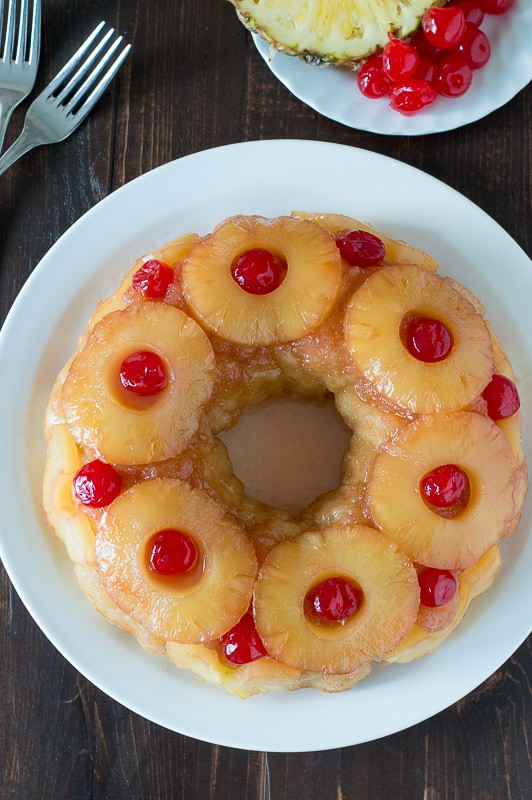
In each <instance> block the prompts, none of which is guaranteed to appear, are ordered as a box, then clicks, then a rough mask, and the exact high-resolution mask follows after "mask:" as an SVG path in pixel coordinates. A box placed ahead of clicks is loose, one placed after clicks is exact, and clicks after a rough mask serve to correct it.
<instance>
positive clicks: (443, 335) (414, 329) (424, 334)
mask: <svg viewBox="0 0 532 800" xmlns="http://www.w3.org/2000/svg"><path fill="white" fill-rule="evenodd" d="M405 345H406V348H407V350H408V352H409V353H410V355H412V356H414V358H417V359H418V361H424V362H426V363H428V364H435V363H436V362H438V361H443V359H444V358H447V356H448V355H449V353H450V352H451V350H452V346H453V338H452V336H451V332H450V331H449V328H448V327H447V326H446V325H444V323H443V322H440V321H439V320H437V319H433V318H432V317H413V318H412V319H411V320H410V321H409V322H408V324H407V326H406V330H405Z"/></svg>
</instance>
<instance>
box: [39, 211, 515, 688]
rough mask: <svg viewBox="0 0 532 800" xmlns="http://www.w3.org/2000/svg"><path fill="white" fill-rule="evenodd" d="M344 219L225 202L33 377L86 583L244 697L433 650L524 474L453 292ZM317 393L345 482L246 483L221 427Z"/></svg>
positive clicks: (346, 682) (48, 486)
mask: <svg viewBox="0 0 532 800" xmlns="http://www.w3.org/2000/svg"><path fill="white" fill-rule="evenodd" d="M437 270H438V265H437V264H436V263H435V261H434V260H433V259H432V258H431V257H430V256H429V255H427V254H426V253H424V252H422V251H420V250H417V249H416V248H414V247H411V246H409V245H407V244H405V243H404V242H399V241H395V240H393V239H390V238H388V237H386V236H384V235H382V234H380V233H378V232H377V231H375V230H374V229H373V228H371V227H370V226H368V225H365V224H363V223H360V222H358V221H357V220H354V219H352V218H350V217H344V216H341V215H334V214H307V213H303V212H294V213H293V214H292V215H291V216H284V217H278V218H276V219H266V218H264V217H259V216H243V215H240V216H235V217H232V218H230V219H227V220H225V221H223V222H222V223H221V224H220V225H218V227H216V228H215V229H214V231H213V232H212V233H210V234H208V235H207V236H203V237H200V236H198V235H196V234H186V235H184V236H181V237H179V238H178V239H175V240H173V241H172V242H170V243H168V244H167V245H165V246H163V247H162V248H161V249H160V250H157V251H155V252H153V253H150V254H149V255H147V256H144V257H142V258H140V259H139V260H138V261H137V262H136V264H135V265H134V266H133V267H132V268H131V269H130V271H129V272H128V274H127V275H126V276H125V277H124V279H123V280H122V282H121V284H120V286H119V288H118V290H117V291H116V293H115V294H114V295H113V296H112V297H110V298H108V299H107V300H105V301H103V302H102V303H101V304H100V306H99V307H98V308H97V309H96V311H95V313H94V315H93V317H92V318H91V319H90V320H89V322H88V325H87V328H86V331H85V333H84V334H83V335H82V337H81V338H80V341H79V343H78V347H77V350H76V352H75V353H74V355H73V356H72V358H71V359H70V360H69V362H68V363H67V364H66V366H65V367H64V368H63V370H62V371H61V372H60V374H59V376H58V378H57V380H56V382H55V384H54V386H53V389H52V392H51V396H50V400H49V403H48V407H47V411H46V419H45V432H46V438H47V441H48V458H47V463H46V470H45V475H44V506H45V509H46V512H47V515H48V519H49V521H50V524H51V526H52V528H53V529H54V530H55V532H56V533H57V535H58V536H59V537H60V538H61V539H62V541H63V542H64V544H65V546H66V548H67V551H68V555H69V557H70V559H71V560H72V561H73V562H74V569H75V572H76V575H77V578H78V580H79V583H80V585H81V588H82V589H83V591H84V592H85V593H86V594H87V595H88V597H89V598H90V599H91V600H92V602H93V603H94V605H95V606H96V608H97V609H98V610H99V611H100V612H101V613H102V614H103V615H104V616H105V617H107V618H108V619H109V620H110V621H111V622H113V623H114V624H116V625H118V626H119V627H121V628H122V629H124V630H125V631H127V632H129V633H131V634H132V635H134V636H135V637H136V638H137V639H138V641H139V642H140V644H141V645H142V646H143V647H144V648H145V649H146V650H148V651H149V652H153V653H161V654H166V655H167V656H168V657H169V658H170V659H171V660H172V661H173V662H174V663H175V664H176V665H177V666H178V667H181V668H185V669H189V670H192V671H193V672H195V673H196V674H197V675H200V676H201V677H203V678H205V679H207V680H210V681H213V682H215V683H219V684H221V685H223V686H224V687H226V688H227V689H228V690H229V691H232V692H234V693H237V694H240V695H241V696H243V697H245V696H248V695H250V694H253V693H257V692H267V691H270V690H288V689H298V688H301V687H314V688H317V689H321V690H324V691H342V690H345V689H348V688H350V687H351V686H353V685H354V684H355V683H356V682H357V681H359V680H360V679H362V678H364V677H366V676H367V675H368V674H369V672H370V670H371V669H372V667H373V665H374V664H376V663H378V662H394V661H397V662H405V661H410V660H412V659H416V658H419V657H420V656H422V655H425V654H427V653H430V652H431V651H432V650H434V649H435V647H437V646H438V645H439V644H440V643H441V642H442V641H443V640H444V639H445V637H446V636H448V635H449V634H450V633H451V631H452V630H453V629H454V628H455V627H456V626H457V625H458V624H459V622H460V620H461V619H462V617H463V615H464V614H465V612H466V611H467V608H468V606H469V604H470V602H471V601H472V600H473V599H474V598H475V597H476V596H477V595H479V594H480V593H481V592H483V591H484V590H485V589H487V588H488V587H489V585H490V584H491V582H492V581H493V579H494V577H495V575H496V573H497V571H498V569H499V567H500V563H501V556H500V549H499V542H500V540H501V538H502V537H505V536H508V535H510V534H511V533H512V532H513V531H514V530H515V528H516V526H517V524H518V522H519V518H520V514H521V509H522V505H523V501H524V496H525V492H526V486H527V470H526V464H525V459H524V455H523V452H522V450H521V445H520V430H521V421H520V411H519V394H518V391H517V388H516V384H515V377H514V375H513V372H512V368H511V365H510V363H509V361H508V358H507V357H506V355H505V352H504V350H503V348H502V345H501V344H500V342H499V341H498V339H497V337H496V336H495V334H494V333H493V331H492V329H491V327H490V325H489V323H488V322H487V321H486V319H485V311H484V309H483V307H482V306H481V304H480V303H479V301H478V300H477V299H476V298H475V297H474V296H473V295H472V294H471V292H470V291H469V290H467V289H465V288H464V287H463V286H461V285H460V284H459V283H458V282H457V281H455V280H453V279H451V278H447V277H441V276H440V275H439V274H438V273H437ZM327 396H329V397H330V396H332V397H334V401H335V404H336V408H337V410H338V412H339V414H340V415H341V417H342V419H343V420H344V422H345V424H346V425H347V427H348V428H349V430H350V443H349V447H348V449H347V451H346V453H345V455H344V459H343V468H342V480H341V483H340V485H339V486H338V487H337V488H335V489H333V490H332V491H330V492H327V493H326V494H323V495H321V496H319V497H317V498H315V499H314V500H313V502H312V503H310V505H308V506H307V507H306V508H304V509H302V510H301V511H300V512H299V513H298V514H292V513H290V512H288V511H286V510H283V509H280V508H275V507H272V506H270V505H267V504H266V503H264V502H261V501H259V500H258V499H256V498H254V497H251V496H248V495H247V494H246V493H245V491H244V487H243V484H242V483H241V481H240V480H239V478H238V477H237V476H236V475H235V474H234V471H233V467H232V463H231V460H230V457H229V454H228V451H227V449H226V447H225V445H224V444H223V442H222V440H221V439H220V434H221V433H222V432H223V431H227V430H228V429H230V428H231V427H232V426H234V425H235V423H236V422H237V420H238V419H239V416H240V414H241V413H242V411H243V410H244V408H245V407H246V406H248V405H254V404H258V403H261V402H262V401H264V400H266V399H269V398H274V397H275V398H282V397H290V398H294V397H304V398H307V399H308V398H310V399H315V400H322V399H323V398H326V397H327Z"/></svg>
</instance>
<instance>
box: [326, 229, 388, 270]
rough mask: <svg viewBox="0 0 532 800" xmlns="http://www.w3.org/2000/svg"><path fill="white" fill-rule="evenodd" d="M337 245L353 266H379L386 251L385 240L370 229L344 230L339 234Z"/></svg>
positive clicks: (345, 258) (341, 253)
mask: <svg viewBox="0 0 532 800" xmlns="http://www.w3.org/2000/svg"><path fill="white" fill-rule="evenodd" d="M336 246H337V248H338V250H339V251H340V255H341V256H342V258H343V259H344V260H345V261H347V263H348V264H349V265H350V266H351V267H362V268H363V269H365V268H366V267H377V266H379V264H382V261H383V259H384V254H385V252H386V250H385V247H384V242H382V240H381V239H379V237H378V236H375V235H374V234H373V233H370V232H369V231H344V232H343V233H340V234H339V235H338V238H337V239H336Z"/></svg>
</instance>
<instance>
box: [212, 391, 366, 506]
mask: <svg viewBox="0 0 532 800" xmlns="http://www.w3.org/2000/svg"><path fill="white" fill-rule="evenodd" d="M220 438H221V439H222V440H223V442H224V443H225V445H226V447H227V449H228V451H229V455H230V457H231V461H232V462H233V469H234V471H235V474H236V475H237V476H238V478H240V480H241V481H242V483H243V484H244V489H245V491H246V494H248V495H250V496H251V497H255V498H257V500H262V502H264V503H268V505H270V506H274V507H276V508H282V509H285V510H286V511H290V512H291V513H292V514H298V513H299V511H301V509H303V508H305V507H306V506H308V505H309V503H311V502H312V501H313V500H314V499H315V498H316V497H318V496H319V495H320V494H323V493H324V492H328V491H330V490H331V489H335V488H337V487H338V486H339V485H340V483H341V464H342V457H343V455H344V453H345V451H346V450H347V448H348V446H349V441H350V438H351V431H350V430H349V429H348V428H347V426H346V425H345V423H344V421H343V420H342V418H341V416H340V414H339V413H338V411H337V410H336V407H335V405H334V400H333V399H332V397H331V398H328V399H326V400H323V401H313V400H287V399H283V398H275V399H272V400H267V401H266V402H265V403H261V404H260V405H257V406H247V407H246V408H245V409H244V412H243V413H242V416H241V417H240V419H239V421H238V422H237V424H236V425H235V426H234V428H231V430H229V431H225V432H224V433H222V434H221V435H220Z"/></svg>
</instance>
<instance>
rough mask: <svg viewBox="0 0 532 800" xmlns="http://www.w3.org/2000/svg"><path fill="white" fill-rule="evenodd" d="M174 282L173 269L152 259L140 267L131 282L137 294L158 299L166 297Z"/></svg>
mask: <svg viewBox="0 0 532 800" xmlns="http://www.w3.org/2000/svg"><path fill="white" fill-rule="evenodd" d="M173 280H174V271H173V269H172V268H171V267H169V266H168V265H167V264H163V263H162V261H157V259H155V258H152V259H150V260H149V261H146V262H145V263H144V264H143V265H142V266H141V267H139V269H138V270H137V271H136V272H135V273H134V275H133V279H132V281H131V282H132V284H133V288H134V289H136V290H137V292H140V293H141V294H143V295H144V296H145V297H150V298H152V299H157V298H161V297H164V296H165V294H166V292H167V290H168V287H169V286H170V284H171V283H172V281H173Z"/></svg>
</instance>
